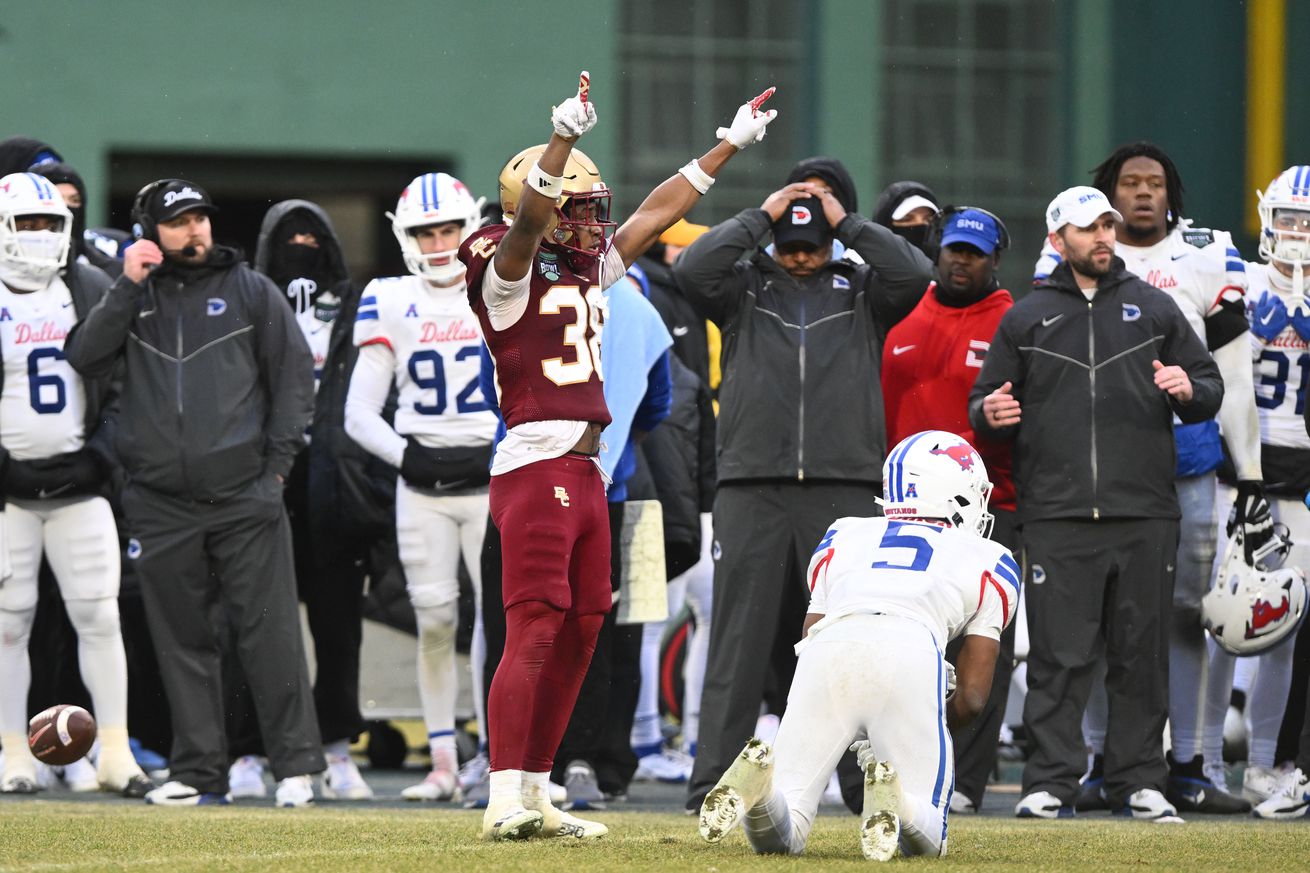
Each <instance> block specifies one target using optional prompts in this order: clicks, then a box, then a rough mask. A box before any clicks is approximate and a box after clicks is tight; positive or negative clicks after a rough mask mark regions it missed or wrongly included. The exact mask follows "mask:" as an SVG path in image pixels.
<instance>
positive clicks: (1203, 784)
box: [1035, 142, 1273, 814]
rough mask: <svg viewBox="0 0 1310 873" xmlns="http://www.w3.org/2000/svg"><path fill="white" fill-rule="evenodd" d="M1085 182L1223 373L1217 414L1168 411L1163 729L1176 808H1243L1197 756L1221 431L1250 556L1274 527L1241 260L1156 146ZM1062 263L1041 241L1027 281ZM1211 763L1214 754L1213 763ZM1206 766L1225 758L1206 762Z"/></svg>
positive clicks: (1085, 795) (1129, 254)
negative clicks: (1182, 417)
mask: <svg viewBox="0 0 1310 873" xmlns="http://www.w3.org/2000/svg"><path fill="white" fill-rule="evenodd" d="M1093 172H1094V174H1095V176H1094V178H1093V180H1092V184H1093V186H1094V187H1096V188H1098V189H1100V190H1101V191H1102V192H1103V193H1104V194H1105V195H1106V197H1108V198H1109V199H1110V202H1111V204H1112V205H1113V206H1114V207H1115V209H1117V210H1118V211H1119V212H1120V213H1121V214H1122V215H1123V217H1124V220H1123V222H1122V223H1121V224H1119V225H1118V226H1117V227H1116V228H1115V234H1116V244H1115V254H1116V255H1118V256H1119V257H1120V258H1122V259H1123V261H1124V266H1125V268H1126V269H1127V270H1128V271H1129V272H1132V273H1135V274H1137V275H1138V276H1139V277H1141V278H1142V279H1144V280H1146V281H1147V282H1148V283H1150V284H1151V285H1154V286H1155V287H1157V288H1159V289H1160V290H1161V291H1164V292H1165V293H1167V294H1168V295H1169V296H1170V297H1172V298H1173V299H1174V302H1175V303H1177V304H1178V307H1179V309H1181V310H1182V312H1183V315H1184V316H1185V317H1186V318H1187V322H1188V324H1190V325H1191V326H1192V329H1193V330H1195V331H1196V334H1197V336H1199V337H1200V338H1201V339H1202V340H1203V341H1205V343H1206V347H1207V349H1208V350H1209V351H1210V354H1211V355H1212V356H1213V357H1214V360H1215V363H1216V364H1218V366H1219V371H1220V373H1221V375H1222V376H1223V380H1224V399H1223V405H1222V406H1221V407H1220V410H1219V417H1218V419H1217V421H1216V420H1211V421H1206V422H1202V423H1200V424H1182V423H1181V422H1180V421H1179V420H1178V419H1177V418H1175V419H1174V438H1175V442H1176V444H1177V450H1178V465H1177V469H1176V477H1177V478H1176V479H1175V483H1174V484H1175V487H1176V489H1177V492H1178V503H1179V507H1180V509H1181V511H1182V518H1181V520H1180V522H1179V541H1178V559H1177V571H1176V575H1175V581H1174V600H1173V605H1174V612H1173V623H1172V626H1171V628H1170V634H1169V730H1170V737H1171V740H1172V749H1171V751H1170V756H1169V781H1168V783H1167V790H1166V792H1165V793H1166V796H1167V797H1168V798H1169V800H1170V801H1171V802H1172V803H1173V804H1174V805H1175V806H1176V807H1177V808H1178V809H1179V810H1180V811H1184V812H1205V813H1229V814H1231V813H1242V812H1247V811H1248V810H1249V808H1250V806H1249V804H1247V803H1246V802H1245V801H1243V800H1241V799H1240V798H1236V797H1233V796H1231V795H1229V794H1228V793H1226V792H1225V791H1223V790H1216V789H1222V788H1223V784H1222V780H1220V782H1218V783H1215V782H1214V781H1213V780H1212V778H1211V776H1208V775H1206V767H1205V759H1203V758H1202V757H1201V751H1202V750H1201V720H1202V709H1203V692H1202V686H1203V685H1204V683H1205V679H1204V676H1205V663H1206V657H1207V655H1206V644H1205V632H1204V630H1203V629H1202V627H1201V621H1200V616H1201V598H1202V597H1203V596H1204V595H1205V592H1206V591H1207V590H1208V589H1209V585H1210V577H1211V573H1212V572H1213V569H1214V562H1215V551H1216V543H1215V525H1216V523H1217V522H1216V512H1217V510H1216V501H1215V470H1216V468H1217V467H1218V466H1219V465H1220V463H1221V462H1222V460H1223V445H1222V444H1221V441H1220V430H1222V431H1223V439H1224V442H1226V444H1227V446H1228V450H1229V453H1230V454H1231V456H1232V459H1233V462H1234V464H1235V466H1236V471H1237V480H1238V487H1237V492H1236V498H1235V503H1234V518H1233V523H1234V524H1240V525H1242V527H1243V531H1244V534H1245V541H1246V546H1247V550H1246V555H1247V560H1248V562H1249V561H1250V556H1251V554H1252V553H1253V551H1254V550H1255V549H1256V548H1258V547H1259V546H1261V545H1263V544H1264V543H1265V542H1266V541H1267V540H1268V539H1269V536H1270V534H1271V533H1272V530H1273V523H1272V521H1271V519H1270V516H1269V505H1268V501H1267V500H1266V498H1265V495H1264V489H1263V485H1262V474H1261V468H1260V427H1259V421H1258V418H1257V415H1256V405H1255V398H1254V394H1253V393H1252V391H1251V389H1250V386H1251V384H1252V369H1251V356H1250V354H1249V342H1248V339H1247V322H1246V317H1245V311H1244V302H1243V295H1244V293H1245V290H1246V266H1245V264H1244V263H1243V261H1242V259H1241V255H1240V254H1239V253H1238V251H1237V249H1236V248H1235V247H1234V245H1233V241H1232V237H1231V236H1230V235H1229V234H1228V233H1226V232H1225V231H1221V230H1208V229H1202V228H1195V227H1192V225H1191V223H1190V222H1189V221H1187V220H1186V219H1184V218H1183V183H1182V179H1181V178H1180V177H1179V174H1178V170H1177V168H1176V167H1175V166H1174V164H1173V161H1172V160H1170V158H1169V156H1168V155H1167V154H1165V152H1164V151H1163V150H1162V149H1161V148H1159V147H1158V146H1156V145H1154V144H1152V143H1148V142H1136V143H1131V144H1129V145H1125V146H1122V147H1120V148H1119V149H1117V150H1115V152H1114V153H1113V154H1111V155H1110V156H1109V157H1108V158H1106V159H1105V161H1104V162H1102V163H1101V165H1100V166H1098V167H1097V168H1096V169H1095V170H1094V171H1093ZM1058 263H1059V255H1057V254H1056V253H1055V251H1054V249H1053V248H1052V247H1051V243H1050V241H1049V240H1048V241H1047V243H1046V247H1045V248H1044V249H1043V253H1042V257H1041V259H1040V260H1039V261H1038V262H1037V268H1036V276H1035V280H1036V281H1041V280H1042V279H1044V278H1045V277H1046V275H1048V274H1049V273H1050V272H1051V271H1052V270H1053V269H1054V268H1055V266H1056V265H1057V264H1058ZM1107 711H1108V705H1107V703H1106V698H1105V694H1104V691H1103V686H1102V684H1101V683H1099V682H1098V683H1097V686H1096V688H1095V689H1094V690H1093V693H1092V698H1091V700H1090V701H1089V703H1088V706H1087V716H1086V722H1085V732H1086V734H1087V739H1088V743H1089V745H1090V746H1091V747H1092V750H1093V755H1094V757H1093V761H1092V764H1091V767H1090V769H1089V772H1088V775H1087V777H1086V779H1085V780H1084V782H1083V787H1082V789H1081V791H1080V794H1079V798H1078V803H1077V806H1078V809H1079V810H1087V809H1103V808H1105V807H1106V805H1107V801H1106V798H1105V795H1104V790H1103V789H1104V779H1103V776H1102V770H1101V765H1102V757H1101V756H1102V753H1103V751H1104V748H1105V737H1106V725H1107V722H1108V712H1107ZM1210 763H1211V764H1213V763H1215V762H1210ZM1220 764H1221V765H1222V762H1220ZM1209 770H1210V773H1211V775H1215V774H1216V773H1222V766H1220V769H1219V770H1217V771H1216V770H1215V768H1214V767H1213V766H1212V767H1210V768H1209Z"/></svg>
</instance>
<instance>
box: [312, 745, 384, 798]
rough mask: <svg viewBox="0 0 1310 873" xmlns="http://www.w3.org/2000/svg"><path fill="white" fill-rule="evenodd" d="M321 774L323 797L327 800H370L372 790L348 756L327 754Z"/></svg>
mask: <svg viewBox="0 0 1310 873" xmlns="http://www.w3.org/2000/svg"><path fill="white" fill-rule="evenodd" d="M326 757H327V770H325V771H324V772H323V797H324V798H325V799H327V800H372V799H373V789H372V788H370V787H369V785H368V783H367V782H365V781H364V776H363V775H362V774H361V773H360V772H359V767H357V766H355V762H354V761H353V760H351V758H350V756H349V755H335V754H329V755H327V756H326Z"/></svg>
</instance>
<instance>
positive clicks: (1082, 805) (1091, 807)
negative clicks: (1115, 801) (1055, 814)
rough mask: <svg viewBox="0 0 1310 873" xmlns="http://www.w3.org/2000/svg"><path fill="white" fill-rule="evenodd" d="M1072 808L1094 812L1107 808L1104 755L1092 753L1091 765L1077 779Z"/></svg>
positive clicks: (1108, 806)
mask: <svg viewBox="0 0 1310 873" xmlns="http://www.w3.org/2000/svg"><path fill="white" fill-rule="evenodd" d="M1073 808H1074V809H1075V810H1077V811H1078V812H1095V811H1096V810H1098V809H1109V808H1110V800H1109V798H1107V797H1106V796H1105V756H1104V755H1093V756H1092V766H1091V767H1090V768H1088V770H1087V773H1086V774H1085V775H1084V776H1083V778H1082V779H1080V780H1079V781H1078V796H1077V797H1075V798H1074V801H1073Z"/></svg>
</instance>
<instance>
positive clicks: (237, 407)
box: [66, 179, 324, 806]
mask: <svg viewBox="0 0 1310 873" xmlns="http://www.w3.org/2000/svg"><path fill="white" fill-rule="evenodd" d="M213 211H214V205H213V203H212V201H211V200H210V199H209V196H208V195H207V194H206V193H205V191H204V190H203V189H201V188H200V187H199V186H198V185H195V184H194V183H191V182H186V181H183V180H181V179H163V180H160V181H157V182H154V183H151V184H150V185H147V186H146V187H145V188H143V189H142V190H141V192H140V193H139V194H138V195H137V199H136V202H135V203H134V205H133V210H132V212H133V214H132V217H133V221H134V222H136V224H137V227H138V233H139V235H140V236H141V239H139V240H138V241H137V242H136V243H135V244H134V245H132V246H131V247H130V248H129V249H128V250H127V253H126V256H125V258H124V263H123V276H122V278H120V279H119V280H118V281H117V282H116V283H114V285H113V286H112V287H111V288H110V289H109V291H108V292H107V293H106V295H105V296H104V298H103V299H102V300H101V301H100V302H99V303H98V304H97V305H96V306H95V307H94V308H93V309H92V310H91V312H90V313H89V314H88V315H87V316H86V318H85V319H83V320H82V321H81V322H80V323H79V324H78V325H77V326H76V327H75V328H74V329H73V331H72V333H71V334H70V335H69V337H68V340H67V344H66V352H67V355H68V361H69V363H71V364H72V365H73V367H74V368H75V369H77V370H78V371H79V372H80V373H83V374H84V375H86V376H88V377H95V376H99V375H102V374H104V373H106V372H108V371H109V370H110V368H111V367H113V365H114V364H115V362H116V361H118V360H119V358H120V357H121V358H122V359H123V361H124V364H125V366H126V373H125V376H124V381H123V392H122V395H121V398H120V412H119V420H118V433H117V441H116V442H117V445H116V448H117V450H118V454H119V457H120V459H121V460H122V463H123V466H124V468H125V470H126V473H127V485H126V487H125V488H124V490H123V498H122V500H123V508H124V511H125V513H126V515H127V522H128V528H129V532H130V534H131V536H132V537H133V542H132V544H131V548H130V550H129V555H128V556H129V558H132V559H133V560H135V562H136V566H137V571H138V573H139V575H140V578H141V586H142V591H143V593H144V596H145V604H146V614H147V618H148V620H149V623H150V631H151V635H152V637H153V638H154V644H155V650H156V652H157V654H158V656H159V664H160V670H161V673H162V674H163V679H164V685H165V688H166V689H167V691H168V697H169V703H170V708H171V710H172V716H173V732H174V741H173V752H172V755H171V756H170V764H171V778H172V780H173V781H171V782H169V783H168V784H166V785H164V786H162V787H160V788H158V789H156V790H155V791H152V792H150V794H148V795H147V796H146V799H147V801H148V802H150V803H156V804H167V805H195V804H199V803H216V802H224V796H225V795H226V793H227V790H228V785H227V763H228V761H227V752H226V741H225V737H224V729H223V694H222V687H221V681H220V664H219V645H218V640H217V639H216V633H215V628H214V625H213V616H212V606H213V604H214V601H215V600H218V601H221V602H222V604H223V607H224V608H225V610H226V612H227V614H228V616H229V619H230V621H231V622H232V623H233V625H234V628H235V631H236V635H237V649H238V654H239V655H240V657H241V661H242V664H243V665H244V667H245V672H246V675H247V677H248V678H249V681H250V686H251V690H252V692H253V694H254V698H255V707H256V712H257V715H258V717H259V722H260V728H261V733H262V734H263V736H264V739H265V741H266V743H267V747H268V751H269V756H270V762H271V764H272V768H273V773H274V775H275V776H276V777H277V778H278V779H279V780H281V781H280V784H279V786H278V792H277V802H278V805H279V806H303V805H306V804H308V803H311V802H312V801H313V789H312V785H311V783H310V780H309V776H308V775H307V774H310V773H315V772H318V771H321V770H322V769H323V767H324V762H323V753H322V750H321V748H320V744H319V734H318V728H317V726H316V724H315V720H314V706H313V698H312V695H311V692H310V686H309V678H308V672H307V670H306V667H305V659H304V650H303V647H302V644H301V638H300V622H299V614H298V611H297V606H296V590H295V570H294V566H293V563H292V553H291V537H290V529H289V527H288V524H287V515H286V511H285V509H284V508H283V504H282V481H283V479H284V478H285V477H286V475H287V473H288V472H289V471H290V469H291V464H292V461H293V460H294V458H295V456H296V453H297V452H299V451H300V449H301V448H302V447H303V446H304V442H305V426H306V424H307V423H308V422H309V419H310V416H311V414H312V412H313V397H314V382H313V379H314V374H313V359H312V358H311V356H310V353H309V349H308V347H307V346H306V344H305V339H304V337H303V336H302V335H301V332H300V330H299V328H298V327H297V326H296V322H295V317H294V315H293V313H292V312H291V309H290V307H288V306H287V305H286V304H285V303H283V302H282V300H281V299H280V298H281V292H280V291H278V289H277V287H276V286H275V285H274V284H273V283H272V282H271V281H269V279H268V278H266V277H264V276H262V275H260V274H258V273H256V272H255V271H253V270H251V269H250V268H249V267H247V266H246V265H245V263H243V261H242V259H241V255H240V253H239V252H238V251H237V250H235V249H232V248H229V247H227V246H216V245H214V242H213V234H212V230H211V228H210V223H209V216H210V213H212V212H213ZM211 570H212V573H211Z"/></svg>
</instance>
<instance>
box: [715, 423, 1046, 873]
mask: <svg viewBox="0 0 1310 873" xmlns="http://www.w3.org/2000/svg"><path fill="white" fill-rule="evenodd" d="M991 489H992V485H991V483H990V482H989V481H988V480H987V471H986V469H984V467H983V461H982V458H981V457H980V456H979V455H978V453H977V452H976V451H975V450H974V448H973V447H972V446H971V445H969V443H968V442H966V441H965V440H964V439H962V438H961V437H958V436H956V435H955V434H952V433H946V432H944V431H923V432H921V433H917V434H914V435H912V436H909V437H907V438H906V439H904V440H902V441H901V442H900V443H899V444H898V445H897V446H896V447H895V448H893V449H892V450H891V451H890V452H889V453H888V455H887V460H886V462H885V463H884V464H883V501H882V503H883V508H884V511H885V513H886V517H885V518H840V519H837V520H836V521H835V522H833V524H832V526H831V527H830V528H829V529H828V532H827V533H826V534H825V535H824V537H823V540H822V541H821V542H820V543H819V545H818V548H817V549H816V550H815V552H814V555H813V557H811V559H810V565H809V571H808V573H807V579H806V581H807V583H808V586H809V588H810V605H809V610H808V614H807V615H806V617H805V638H804V639H803V640H802V641H801V642H800V643H799V644H798V645H797V647H796V649H797V652H798V653H799V655H800V658H799V660H798V661H797V664H796V676H795V678H794V679H793V680H792V685H791V693H790V695H789V696H788V698H787V712H786V714H785V715H784V716H783V719H782V724H781V726H780V727H779V729H778V736H777V740H776V741H775V742H774V744H773V746H772V747H770V746H769V745H768V744H766V743H764V742H763V741H761V740H758V739H752V740H750V741H749V742H748V743H747V744H746V747H745V748H744V749H743V750H742V752H741V754H740V755H738V756H737V758H736V760H734V761H733V763H732V765H731V766H730V767H729V768H728V771H727V772H726V773H724V774H723V778H721V779H720V780H719V783H718V784H717V785H716V786H715V787H714V788H713V789H711V790H710V792H709V794H707V795H706V796H705V802H704V803H703V804H702V806H701V811H700V833H701V836H702V837H703V838H705V839H706V840H708V841H709V842H718V841H719V840H721V839H723V837H724V835H725V834H727V833H728V831H730V830H731V829H732V828H733V827H735V826H736V825H737V823H738V822H741V821H742V820H743V819H744V820H745V830H746V838H747V840H748V841H749V842H750V844H751V848H753V849H754V850H755V851H756V852H757V853H760V854H765V853H779V854H783V853H785V854H793V855H798V854H800V853H801V852H803V851H804V850H805V843H806V840H807V839H808V837H809V833H810V828H811V827H812V826H813V824H814V815H815V813H816V811H817V810H818V806H819V800H820V798H821V797H822V796H823V791H824V788H825V787H826V786H827V784H828V777H829V776H830V775H831V774H832V771H833V768H834V767H836V765H837V761H838V759H840V758H841V756H842V753H843V752H845V751H846V749H847V747H848V746H850V747H851V748H852V750H854V751H856V752H857V753H858V758H859V763H860V766H861V768H862V769H863V771H864V812H863V817H862V819H861V825H860V846H861V850H862V852H863V854H864V856H865V857H866V858H870V859H873V860H879V861H886V860H890V859H891V858H892V857H894V856H895V855H896V853H897V851H898V850H899V851H902V852H904V853H905V854H907V855H938V856H940V855H945V854H946V819H947V813H948V811H949V809H950V803H951V791H952V789H953V786H954V784H955V778H954V763H953V760H954V758H953V754H952V750H951V735H950V733H949V731H948V726H950V727H954V726H957V725H963V724H967V723H968V722H969V721H970V720H972V719H973V717H974V716H976V715H977V714H978V713H979V712H980V711H981V710H982V708H983V705H984V704H985V703H986V702H987V695H988V693H989V692H990V690H991V684H992V671H993V669H994V668H995V666H996V656H997V652H998V651H999V650H1000V636H1001V631H1003V630H1004V629H1005V627H1006V626H1007V625H1008V624H1009V623H1010V620H1011V619H1012V618H1013V617H1014V611H1015V607H1016V606H1017V604H1018V601H1019V579H1020V570H1019V565H1018V564H1017V563H1016V562H1015V560H1014V558H1013V557H1011V556H1010V553H1009V552H1008V551H1007V550H1006V549H1005V547H1004V546H1001V545H999V544H998V543H995V542H992V541H991V540H988V539H986V535H987V531H988V529H989V528H990V526H991V520H992V519H991V515H990V514H989V513H988V512H987V499H988V497H989V495H990V494H991ZM960 635H964V636H965V637H966V639H965V642H964V646H963V648H962V649H961V651H960V659H959V660H960V663H959V667H958V670H957V671H956V672H955V674H954V675H952V671H951V668H950V666H949V665H948V664H947V662H946V660H945V658H944V656H943V652H944V650H945V648H946V643H947V642H948V641H950V640H952V639H954V638H955V637H958V636H960ZM852 741H856V742H855V745H853V746H851V742H852Z"/></svg>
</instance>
